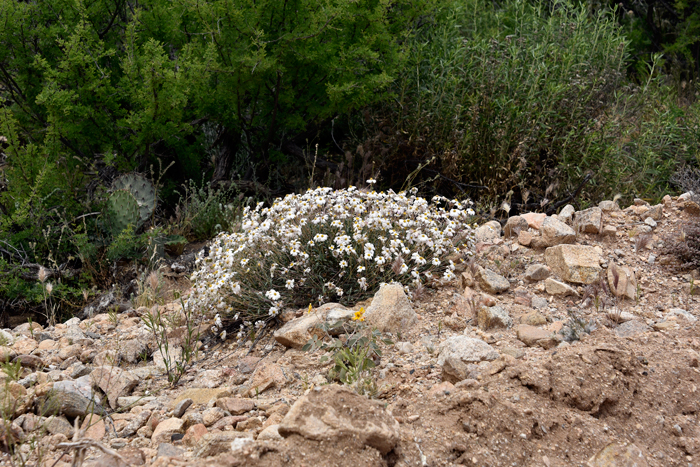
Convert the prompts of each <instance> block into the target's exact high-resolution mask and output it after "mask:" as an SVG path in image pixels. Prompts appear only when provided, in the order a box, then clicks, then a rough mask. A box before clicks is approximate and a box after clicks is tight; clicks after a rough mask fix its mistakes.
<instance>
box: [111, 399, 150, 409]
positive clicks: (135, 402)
mask: <svg viewBox="0 0 700 467" xmlns="http://www.w3.org/2000/svg"><path fill="white" fill-rule="evenodd" d="M154 400H156V398H155V397H153V396H122V397H120V398H119V399H117V405H118V406H119V408H120V409H124V408H127V407H128V408H132V407H138V406H142V405H146V404H148V403H150V402H153V401H154Z"/></svg>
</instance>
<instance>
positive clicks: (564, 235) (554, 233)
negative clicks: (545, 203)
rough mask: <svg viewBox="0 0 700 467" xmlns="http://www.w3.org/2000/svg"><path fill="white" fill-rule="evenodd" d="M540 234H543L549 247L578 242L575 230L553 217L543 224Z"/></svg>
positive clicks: (543, 238)
mask: <svg viewBox="0 0 700 467" xmlns="http://www.w3.org/2000/svg"><path fill="white" fill-rule="evenodd" d="M540 232H541V233H542V240H543V241H544V243H545V245H547V246H554V245H561V244H563V243H575V242H576V232H574V229H572V228H571V227H569V226H568V225H566V224H565V223H563V222H562V221H560V220H558V219H555V218H553V217H547V218H546V219H545V220H544V222H542V227H540Z"/></svg>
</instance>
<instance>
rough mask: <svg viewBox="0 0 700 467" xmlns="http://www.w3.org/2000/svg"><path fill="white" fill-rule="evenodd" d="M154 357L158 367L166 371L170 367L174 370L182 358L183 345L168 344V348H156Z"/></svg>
mask: <svg viewBox="0 0 700 467" xmlns="http://www.w3.org/2000/svg"><path fill="white" fill-rule="evenodd" d="M163 352H165V353H163ZM152 357H153V363H154V364H155V366H156V368H160V369H161V370H163V371H166V370H167V369H168V367H169V368H170V369H171V371H172V369H173V368H175V366H176V365H177V362H179V361H181V360H182V347H180V346H168V348H167V350H166V349H164V348H163V349H156V350H155V352H153V355H152Z"/></svg>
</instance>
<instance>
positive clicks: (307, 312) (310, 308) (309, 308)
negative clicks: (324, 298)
mask: <svg viewBox="0 0 700 467" xmlns="http://www.w3.org/2000/svg"><path fill="white" fill-rule="evenodd" d="M307 313H311V303H309V311H307Z"/></svg>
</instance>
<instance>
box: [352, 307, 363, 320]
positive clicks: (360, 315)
mask: <svg viewBox="0 0 700 467" xmlns="http://www.w3.org/2000/svg"><path fill="white" fill-rule="evenodd" d="M364 314H365V307H360V311H356V312H355V316H353V317H352V320H353V321H364V320H365V317H364V316H363V315H364Z"/></svg>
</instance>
